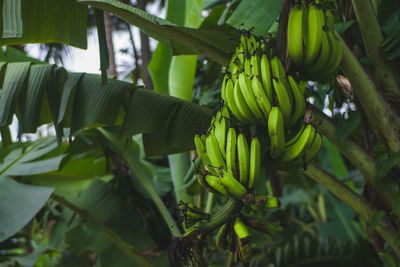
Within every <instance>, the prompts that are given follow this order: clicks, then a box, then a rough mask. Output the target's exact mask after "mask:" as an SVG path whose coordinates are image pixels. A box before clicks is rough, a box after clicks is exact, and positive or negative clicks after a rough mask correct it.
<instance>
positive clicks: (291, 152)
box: [281, 124, 315, 162]
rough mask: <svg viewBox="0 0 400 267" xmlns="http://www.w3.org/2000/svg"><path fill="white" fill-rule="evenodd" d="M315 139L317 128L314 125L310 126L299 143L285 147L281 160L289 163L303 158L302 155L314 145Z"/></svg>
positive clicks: (298, 140)
mask: <svg viewBox="0 0 400 267" xmlns="http://www.w3.org/2000/svg"><path fill="white" fill-rule="evenodd" d="M314 138H315V128H314V126H313V125H311V124H308V125H307V126H306V128H305V129H304V131H303V133H302V134H301V136H300V137H299V138H298V139H297V141H296V142H295V143H293V144H292V145H290V146H287V147H285V151H284V153H283V155H282V158H281V160H282V161H283V162H288V161H291V160H293V159H295V158H298V157H301V156H302V154H304V153H305V152H306V150H307V148H308V146H309V145H311V144H312V142H313V140H314Z"/></svg>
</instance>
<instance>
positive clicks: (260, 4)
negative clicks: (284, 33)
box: [228, 0, 283, 36]
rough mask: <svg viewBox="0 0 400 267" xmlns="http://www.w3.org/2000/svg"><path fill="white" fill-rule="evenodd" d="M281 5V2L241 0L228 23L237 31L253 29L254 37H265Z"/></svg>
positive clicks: (273, 0)
mask: <svg viewBox="0 0 400 267" xmlns="http://www.w3.org/2000/svg"><path fill="white" fill-rule="evenodd" d="M282 4H283V1H282V0H267V1H266V0H242V1H241V2H240V4H239V5H238V7H237V8H236V9H235V11H234V12H233V14H232V15H231V16H230V18H229V19H228V23H229V24H230V25H232V26H234V27H235V28H237V29H247V30H248V29H251V28H254V30H253V32H252V33H253V34H254V35H257V36H266V35H267V34H268V32H269V29H270V27H271V26H272V24H273V23H274V22H275V20H276V19H277V18H278V17H279V14H280V11H281V8H282Z"/></svg>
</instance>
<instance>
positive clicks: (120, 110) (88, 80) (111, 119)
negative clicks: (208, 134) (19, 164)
mask: <svg viewBox="0 0 400 267" xmlns="http://www.w3.org/2000/svg"><path fill="white" fill-rule="evenodd" d="M3 66H7V67H6V68H5V79H4V83H3V89H2V96H1V98H0V115H2V116H0V119H2V120H3V124H4V126H8V125H9V124H10V123H11V118H12V116H13V115H14V114H16V115H17V116H18V118H19V119H20V123H21V124H22V125H25V126H24V127H23V128H21V132H26V131H28V130H29V131H31V132H32V131H34V130H35V128H36V127H38V126H39V125H41V124H43V123H48V122H50V121H52V122H53V123H54V124H55V125H56V126H57V128H56V129H57V131H58V133H62V129H63V128H68V127H70V128H71V132H72V133H75V132H76V131H79V130H81V129H82V128H85V127H95V126H99V125H104V126H117V127H121V128H122V129H121V130H122V135H123V136H124V137H127V136H131V135H134V134H137V133H143V134H144V142H145V148H146V154H147V155H150V156H154V155H165V154H168V153H178V152H184V151H188V150H190V149H192V148H193V136H194V134H195V133H197V132H200V131H201V130H204V129H206V128H207V127H208V124H209V122H210V120H211V115H212V111H211V110H210V109H208V108H205V107H201V106H198V105H196V104H192V103H189V102H186V101H183V100H179V99H177V98H174V97H169V96H165V95H161V94H158V93H155V92H152V91H149V90H145V89H135V86H134V85H133V84H131V83H127V82H123V81H117V80H110V81H108V83H107V84H104V85H103V84H102V83H101V77H100V75H94V74H84V73H67V72H66V71H65V70H64V69H62V68H61V69H58V68H54V67H51V66H48V65H40V66H39V65H38V66H36V65H35V66H33V67H32V66H31V64H30V63H9V64H7V65H3ZM2 69H3V67H2ZM31 69H32V71H30V70H31ZM0 73H1V71H0ZM26 85H29V86H26ZM25 87H28V89H27V90H28V91H27V90H26V89H25ZM46 87H47V90H45V89H46ZM21 92H23V94H22V93H21ZM27 96H29V97H27ZM17 100H19V102H22V103H23V105H17V103H18V101H17ZM47 103H48V104H49V106H47ZM20 107H22V108H20ZM21 112H22V113H23V114H25V115H24V116H22V115H20V114H21ZM24 112H25V113H24ZM32 113H34V114H32ZM38 118H40V119H39V120H38Z"/></svg>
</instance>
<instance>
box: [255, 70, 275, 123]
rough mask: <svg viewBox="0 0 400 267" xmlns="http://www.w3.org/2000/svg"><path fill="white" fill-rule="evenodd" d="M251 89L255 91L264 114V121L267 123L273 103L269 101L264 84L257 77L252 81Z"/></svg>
mask: <svg viewBox="0 0 400 267" xmlns="http://www.w3.org/2000/svg"><path fill="white" fill-rule="evenodd" d="M251 87H252V89H253V93H254V97H255V99H256V102H257V105H258V107H259V108H260V110H261V112H262V115H263V120H265V121H266V120H267V117H268V114H269V112H270V111H271V108H272V105H271V102H270V101H269V99H268V97H267V95H266V94H265V91H264V89H263V87H262V84H261V82H260V80H259V79H258V78H257V77H253V79H252V80H251Z"/></svg>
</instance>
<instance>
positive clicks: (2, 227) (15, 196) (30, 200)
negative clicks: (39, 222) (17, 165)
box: [0, 176, 53, 242]
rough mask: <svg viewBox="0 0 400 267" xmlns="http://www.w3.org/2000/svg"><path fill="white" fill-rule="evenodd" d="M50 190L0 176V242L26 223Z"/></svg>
mask: <svg viewBox="0 0 400 267" xmlns="http://www.w3.org/2000/svg"><path fill="white" fill-rule="evenodd" d="M52 192H53V189H52V188H49V187H39V186H32V185H26V184H21V183H18V182H16V181H14V180H12V179H10V178H7V177H5V176H0V218H1V220H0V242H2V241H4V240H5V239H7V238H8V237H10V236H12V235H14V234H15V233H16V232H17V231H18V230H20V229H21V228H22V227H23V226H24V225H25V224H27V223H28V222H29V221H30V220H31V219H32V217H33V216H35V215H36V213H37V212H38V211H39V210H40V209H41V208H42V207H43V205H44V204H45V203H46V201H47V200H48V199H49V197H50V195H51V193H52Z"/></svg>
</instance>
